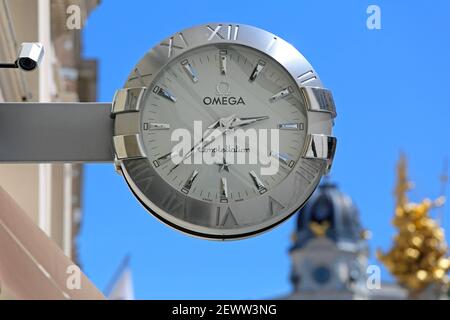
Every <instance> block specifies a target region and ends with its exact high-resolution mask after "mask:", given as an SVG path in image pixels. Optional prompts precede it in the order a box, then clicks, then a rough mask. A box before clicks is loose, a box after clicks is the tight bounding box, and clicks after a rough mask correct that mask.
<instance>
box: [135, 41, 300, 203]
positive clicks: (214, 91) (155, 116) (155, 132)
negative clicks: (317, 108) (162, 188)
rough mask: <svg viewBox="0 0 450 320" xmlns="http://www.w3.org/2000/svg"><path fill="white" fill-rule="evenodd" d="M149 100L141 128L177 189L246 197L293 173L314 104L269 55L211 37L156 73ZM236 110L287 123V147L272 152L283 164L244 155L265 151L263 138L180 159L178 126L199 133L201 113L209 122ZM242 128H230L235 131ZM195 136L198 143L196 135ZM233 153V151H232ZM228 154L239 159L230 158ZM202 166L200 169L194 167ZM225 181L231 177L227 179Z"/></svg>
mask: <svg viewBox="0 0 450 320" xmlns="http://www.w3.org/2000/svg"><path fill="white" fill-rule="evenodd" d="M149 89H150V90H148V91H147V94H146V96H145V100H144V102H143V107H142V113H141V114H142V115H141V128H143V132H142V137H143V144H144V148H145V153H146V154H147V157H148V158H149V159H150V161H151V163H152V164H153V166H155V169H156V171H157V172H158V174H160V175H161V177H162V178H163V179H164V180H165V181H166V182H167V183H168V184H170V185H171V186H172V187H173V188H174V189H177V190H179V191H181V192H184V193H186V194H187V195H188V196H189V197H194V198H197V199H200V200H203V201H211V202H231V201H244V200H246V199H249V198H252V197H256V196H260V195H261V193H264V192H266V191H268V190H270V189H271V188H273V187H275V186H276V185H278V184H279V183H281V182H282V181H283V179H285V177H286V176H287V175H288V174H290V172H291V171H292V169H293V167H294V166H295V163H296V162H297V161H298V159H299V157H300V152H301V150H302V148H303V144H304V140H305V132H306V106H305V102H304V99H303V97H302V95H301V93H300V90H299V89H298V86H297V85H296V83H295V81H294V80H293V79H292V77H291V76H290V75H289V73H288V72H287V71H286V70H284V68H283V67H282V66H281V65H279V64H278V63H277V62H276V61H274V60H273V59H272V58H270V57H269V56H267V55H265V54H263V53H261V52H258V51H257V50H254V49H251V48H248V47H244V46H241V45H221V46H217V45H207V46H204V47H201V48H198V49H196V50H192V51H188V52H187V53H185V54H183V55H180V56H179V57H177V58H176V59H174V60H172V61H171V62H170V63H169V64H168V65H167V66H166V67H165V68H164V69H163V70H162V71H161V72H160V73H159V74H158V75H157V76H156V77H155V79H154V81H153V82H152V84H151V86H150V88H149ZM230 116H236V117H237V118H240V119H247V118H250V119H253V118H258V119H260V120H258V121H255V122H253V123H249V124H246V125H245V126H242V127H241V128H242V129H244V130H247V129H249V128H251V129H255V130H257V129H267V130H268V131H267V132H269V130H270V129H273V130H279V147H277V150H272V149H274V148H271V144H270V140H267V147H266V148H265V150H264V151H265V152H266V156H267V157H268V159H270V160H271V161H277V162H278V168H279V169H278V170H277V172H276V173H274V174H271V175H262V174H261V170H260V166H261V164H259V163H256V164H250V163H248V162H249V161H246V162H247V163H244V164H243V163H239V164H238V163H236V162H237V158H236V157H237V153H239V152H241V153H244V154H245V155H246V156H248V154H249V153H256V154H257V153H258V152H259V151H258V149H259V148H258V145H256V148H255V146H253V148H250V146H249V144H248V141H245V139H242V141H239V142H237V143H236V144H233V145H229V144H226V143H225V144H224V143H222V144H220V143H219V142H217V143H211V144H209V145H208V146H207V147H205V148H202V149H201V151H199V150H198V149H195V151H194V152H200V153H208V152H209V153H211V152H219V151H220V152H221V154H222V155H223V156H222V157H221V158H222V159H221V160H220V161H218V163H216V164H204V163H203V164H185V163H182V164H180V165H178V166H176V167H175V163H174V161H172V160H173V159H171V153H172V150H173V147H174V145H176V144H177V143H178V141H171V135H172V133H173V131H174V130H176V129H179V128H186V129H187V130H189V132H191V133H192V136H193V130H194V121H202V123H203V127H204V129H206V127H207V126H209V125H211V124H213V123H214V122H216V121H217V120H218V119H221V118H226V117H230ZM237 134H239V131H237V132H229V133H227V135H228V137H229V136H234V135H237ZM192 144H194V143H192ZM227 153H230V154H227ZM226 157H233V159H236V161H235V162H234V163H232V164H229V163H227V161H226V159H227V158H226ZM194 173H195V174H194ZM224 181H225V183H224Z"/></svg>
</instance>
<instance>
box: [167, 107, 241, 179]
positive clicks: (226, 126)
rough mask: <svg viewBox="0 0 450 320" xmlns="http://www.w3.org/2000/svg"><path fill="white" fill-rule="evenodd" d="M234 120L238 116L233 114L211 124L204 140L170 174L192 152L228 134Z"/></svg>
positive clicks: (187, 155)
mask: <svg viewBox="0 0 450 320" xmlns="http://www.w3.org/2000/svg"><path fill="white" fill-rule="evenodd" d="M234 119H236V116H235V115H234V114H233V115H231V116H229V117H222V118H220V119H219V120H217V121H216V122H214V123H213V124H211V125H210V126H209V127H208V129H210V130H207V131H206V132H205V133H204V134H203V137H202V139H201V140H200V141H199V142H198V143H197V144H195V145H194V146H193V147H192V148H191V150H189V151H188V152H187V153H186V154H185V155H184V156H183V158H182V159H181V160H180V162H178V163H177V164H176V165H175V166H173V167H172V168H171V169H170V171H169V174H170V173H171V172H172V171H173V170H175V169H176V168H177V167H178V166H179V165H180V163H182V162H183V161H184V160H186V159H187V158H188V157H190V156H191V154H192V152H194V151H195V150H196V149H198V148H199V147H203V148H204V147H206V146H208V145H209V144H211V143H212V142H214V140H215V139H216V138H218V137H220V136H221V135H223V134H224V133H226V132H228V131H229V130H230V125H231V123H232V122H233V121H234ZM211 130H212V131H211ZM205 141H206V142H205Z"/></svg>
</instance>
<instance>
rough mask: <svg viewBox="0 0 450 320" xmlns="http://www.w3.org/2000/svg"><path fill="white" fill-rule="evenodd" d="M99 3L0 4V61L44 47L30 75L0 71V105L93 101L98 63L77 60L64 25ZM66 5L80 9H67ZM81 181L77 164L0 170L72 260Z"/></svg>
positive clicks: (74, 34) (77, 38) (6, 0)
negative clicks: (26, 46) (26, 47)
mask: <svg viewBox="0 0 450 320" xmlns="http://www.w3.org/2000/svg"><path fill="white" fill-rule="evenodd" d="M99 2H100V0H0V61H1V62H13V61H15V59H16V57H17V52H18V49H19V46H20V43H22V42H41V43H42V44H43V45H44V48H45V54H44V59H43V61H42V64H41V66H40V67H39V69H37V70H36V71H34V72H23V71H20V70H17V69H2V70H0V101H7V102H20V101H23V102H57V101H59V102H75V101H96V98H97V97H96V91H97V87H96V83H97V63H96V61H95V60H85V59H83V58H82V56H81V52H82V39H81V30H80V29H78V28H75V29H69V28H68V26H67V24H66V21H67V19H68V17H69V15H70V14H77V13H78V12H79V13H80V21H81V26H82V25H83V23H84V22H85V21H86V18H87V16H88V14H89V13H90V12H91V11H92V10H93V9H94V8H95V7H96V6H97V5H98V4H99ZM70 6H76V7H72V9H73V8H75V10H78V9H79V11H78V12H75V11H70V10H68V8H69V7H70ZM81 177H82V166H81V165H79V164H3V165H1V166H0V186H1V187H2V188H3V189H4V190H5V191H6V192H7V193H8V194H9V195H10V196H11V197H12V198H13V199H14V200H15V201H16V202H17V204H18V205H19V206H20V207H21V208H22V209H23V210H24V211H25V212H26V213H27V214H28V215H29V216H30V217H31V218H32V220H33V221H34V222H35V223H36V224H37V225H38V226H39V227H40V228H41V229H42V230H43V231H44V232H45V233H46V234H47V235H48V236H49V237H50V238H51V239H52V240H53V241H54V242H55V243H56V244H57V245H58V246H59V247H60V248H61V249H62V250H63V251H64V253H65V255H66V256H68V257H69V258H71V259H72V260H73V261H75V262H76V260H77V251H76V243H75V239H76V235H77V233H78V230H79V224H80V221H81V207H82V197H81V183H82V181H81ZM0 250H1V243H0ZM7 296H8V294H7V293H6V292H5V290H3V293H2V294H0V298H2V297H3V298H5V297H7ZM9 297H11V296H9Z"/></svg>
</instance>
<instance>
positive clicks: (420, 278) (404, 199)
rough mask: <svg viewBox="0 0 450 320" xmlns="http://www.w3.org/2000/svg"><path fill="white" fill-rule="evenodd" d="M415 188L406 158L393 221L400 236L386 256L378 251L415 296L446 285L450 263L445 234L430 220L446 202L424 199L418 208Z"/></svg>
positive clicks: (402, 162) (402, 159)
mask: <svg viewBox="0 0 450 320" xmlns="http://www.w3.org/2000/svg"><path fill="white" fill-rule="evenodd" d="M411 186H412V185H411V183H410V182H409V180H408V177H407V163H406V157H405V156H404V155H403V154H402V155H401V157H400V161H399V163H398V166H397V186H396V188H395V192H394V194H395V197H396V207H395V215H394V219H393V221H392V223H393V225H394V226H395V227H396V228H397V229H398V234H397V235H396V236H395V237H394V244H393V246H392V248H391V250H390V251H389V252H388V253H386V254H383V253H382V252H381V251H380V250H378V252H377V256H378V259H379V260H381V261H382V262H383V263H384V264H385V265H386V267H387V268H388V269H389V271H390V272H391V273H392V274H393V275H394V277H395V278H396V279H397V281H398V282H399V284H401V285H403V286H404V287H406V288H407V289H408V290H409V291H410V292H411V293H413V294H414V293H417V292H420V291H421V290H423V289H424V288H426V287H427V286H428V285H430V284H432V283H434V284H437V285H441V286H442V285H444V284H446V283H447V275H446V274H447V272H448V270H449V269H450V260H449V258H448V257H446V254H447V245H446V243H445V236H444V231H443V229H442V228H441V227H440V226H439V225H438V223H437V222H436V221H435V220H433V219H432V218H430V217H429V211H430V209H431V208H433V207H436V206H439V205H442V203H443V201H442V200H443V198H442V197H441V198H439V201H434V202H432V201H430V200H429V199H424V200H423V201H422V202H421V203H418V204H416V203H412V202H409V200H408V196H407V192H408V191H409V190H410V189H411Z"/></svg>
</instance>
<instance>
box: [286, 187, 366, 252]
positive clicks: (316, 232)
mask: <svg viewBox="0 0 450 320" xmlns="http://www.w3.org/2000/svg"><path fill="white" fill-rule="evenodd" d="M363 232H364V229H363V228H362V226H361V223H360V220H359V211H358V209H357V208H356V206H355V205H354V204H353V201H352V199H351V198H350V197H349V196H348V195H346V194H344V193H343V192H341V191H340V190H339V189H338V187H337V185H336V184H334V183H331V182H324V183H322V184H321V185H320V186H319V187H318V188H317V190H316V191H315V192H314V193H313V195H312V196H311V198H310V199H309V200H308V202H307V203H306V205H305V206H304V207H303V208H302V209H301V210H300V211H299V213H298V217H297V228H296V230H295V234H294V247H293V248H292V249H296V248H301V247H303V246H304V245H305V244H306V243H307V242H308V241H309V240H311V239H313V238H316V237H318V236H324V237H327V238H329V239H330V240H332V241H334V242H336V243H341V242H347V243H355V244H357V243H359V242H360V241H361V240H363V239H362V234H363Z"/></svg>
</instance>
